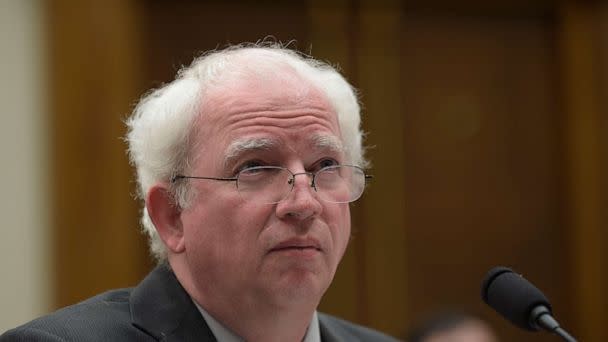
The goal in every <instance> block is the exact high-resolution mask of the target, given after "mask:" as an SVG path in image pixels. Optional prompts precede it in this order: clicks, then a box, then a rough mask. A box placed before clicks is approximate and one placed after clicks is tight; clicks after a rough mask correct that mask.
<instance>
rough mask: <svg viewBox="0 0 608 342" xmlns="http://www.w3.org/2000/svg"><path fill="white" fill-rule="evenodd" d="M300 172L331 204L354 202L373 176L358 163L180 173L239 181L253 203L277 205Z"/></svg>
mask: <svg viewBox="0 0 608 342" xmlns="http://www.w3.org/2000/svg"><path fill="white" fill-rule="evenodd" d="M298 175H308V176H310V177H311V181H310V187H311V188H313V189H314V190H315V192H316V193H317V194H318V195H319V198H320V199H321V200H323V201H325V202H330V203H350V202H354V201H356V200H357V199H359V198H360V197H361V195H362V194H363V191H364V190H365V185H366V183H367V181H369V180H370V179H372V178H373V176H372V175H368V174H365V171H364V170H363V169H362V168H360V167H358V166H354V165H332V166H327V167H324V168H322V169H320V170H318V171H316V172H299V173H293V172H291V171H290V170H289V169H287V168H284V167H280V166H256V167H250V168H246V169H243V170H241V171H239V173H238V174H237V175H236V176H235V177H227V178H225V177H202V176H184V175H176V176H175V177H173V178H172V179H171V182H176V181H178V180H180V179H207V180H215V181H225V182H235V184H236V188H237V191H238V192H239V194H240V196H241V197H242V198H243V199H244V200H246V201H250V202H256V203H260V204H276V203H279V202H281V201H283V200H285V199H286V198H287V197H288V196H289V194H290V193H291V191H292V190H293V187H294V185H295V178H296V176H298Z"/></svg>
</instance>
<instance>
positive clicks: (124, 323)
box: [0, 289, 133, 342]
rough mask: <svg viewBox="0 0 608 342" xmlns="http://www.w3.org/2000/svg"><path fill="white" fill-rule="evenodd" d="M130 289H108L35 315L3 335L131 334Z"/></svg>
mask: <svg viewBox="0 0 608 342" xmlns="http://www.w3.org/2000/svg"><path fill="white" fill-rule="evenodd" d="M129 295H130V289H120V290H113V291H108V292H105V293H102V294H99V295H97V296H95V297H92V298H89V299H87V300H85V301H83V302H80V303H77V304H74V305H70V306H67V307H65V308H62V309H59V310H57V311H55V312H53V313H51V314H48V315H46V316H42V317H40V318H37V319H34V320H33V321H30V322H28V323H26V324H24V325H22V326H19V327H17V328H15V329H12V330H9V331H7V332H6V333H5V334H3V335H2V336H0V342H8V341H32V340H35V341H96V340H99V341H103V340H106V341H107V340H109V338H111V336H113V335H114V334H118V333H119V332H120V333H123V334H125V333H126V335H129V330H133V328H132V326H131V313H130V309H129Z"/></svg>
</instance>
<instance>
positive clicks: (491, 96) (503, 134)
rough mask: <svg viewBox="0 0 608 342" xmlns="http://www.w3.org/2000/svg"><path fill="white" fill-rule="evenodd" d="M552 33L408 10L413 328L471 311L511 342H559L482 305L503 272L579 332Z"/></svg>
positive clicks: (405, 71)
mask: <svg viewBox="0 0 608 342" xmlns="http://www.w3.org/2000/svg"><path fill="white" fill-rule="evenodd" d="M552 32H553V27H552V24H551V21H550V20H548V19H547V18H546V17H544V16H523V17H522V16H519V15H512V16H485V15H477V14H471V15H464V14H460V13H459V14H454V13H450V12H441V11H437V12H427V11H415V10H409V11H406V14H405V17H404V20H403V36H402V37H403V49H402V63H403V67H402V72H401V78H402V79H403V81H402V83H403V88H402V94H403V95H402V101H403V114H402V115H403V116H404V118H405V119H404V122H403V124H404V136H405V156H406V161H405V179H406V183H405V187H404V192H405V196H406V204H407V206H406V215H405V216H406V222H405V228H406V229H407V244H406V245H405V250H406V253H407V254H406V255H407V257H406V260H407V269H408V274H409V277H408V286H407V288H408V290H409V291H408V297H407V298H408V300H409V306H408V313H409V315H410V316H411V317H412V320H410V321H409V322H408V323H409V324H415V323H416V322H420V321H421V320H424V319H425V318H426V317H430V316H432V315H434V314H436V313H437V312H441V311H445V310H448V311H449V310H464V311H468V312H471V313H475V314H479V315H481V316H482V317H483V318H485V319H487V320H489V321H491V322H492V325H493V326H494V328H495V329H496V330H497V332H498V333H499V335H500V336H501V339H503V340H506V341H551V340H552V337H551V336H547V335H541V336H539V335H530V334H529V333H526V332H522V331H519V330H518V329H517V328H515V327H513V326H511V325H510V324H509V323H507V322H506V321H504V320H503V319H502V318H500V317H499V316H498V315H497V314H496V313H494V312H493V311H491V310H490V309H489V308H487V307H486V306H485V304H483V303H482V301H481V299H480V292H479V288H480V283H481V280H482V277H483V276H484V274H485V272H486V271H487V270H489V269H490V268H491V267H493V266H496V265H505V266H510V267H513V268H514V269H515V270H516V271H519V272H520V273H523V274H524V275H526V276H528V277H529V279H530V280H532V281H533V282H535V283H536V284H537V285H538V286H539V287H540V288H542V289H543V290H544V291H545V293H547V295H548V296H549V297H550V298H552V299H553V300H554V301H555V303H556V311H557V313H558V316H559V317H561V318H562V320H564V321H565V322H568V321H569V318H570V316H569V315H568V314H567V313H568V312H569V309H571V308H570V307H569V306H568V304H569V303H568V300H567V299H568V289H567V287H565V286H563V284H564V282H565V281H566V280H567V279H569V277H570V274H569V273H568V271H569V270H568V269H567V268H566V269H564V268H562V267H561V265H562V263H563V262H564V261H567V260H566V255H564V254H563V253H562V250H563V248H564V247H566V246H565V244H564V239H565V237H564V235H565V232H564V226H563V224H562V222H561V221H560V201H559V199H560V196H561V193H560V189H559V185H560V183H559V182H560V177H561V173H560V158H559V128H560V126H559V115H558V114H557V113H556V112H557V106H556V96H557V89H556V87H555V80H556V78H557V77H556V76H555V75H554V66H555V58H554V48H553V33H552Z"/></svg>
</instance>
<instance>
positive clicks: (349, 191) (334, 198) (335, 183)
mask: <svg viewBox="0 0 608 342" xmlns="http://www.w3.org/2000/svg"><path fill="white" fill-rule="evenodd" d="M315 185H316V188H317V192H318V193H319V196H320V197H321V198H322V199H323V200H324V201H327V202H332V203H349V202H353V201H356V200H357V199H359V197H361V194H362V193H363V189H364V188H365V173H364V172H363V170H362V169H360V168H359V167H357V166H349V165H336V166H329V167H326V168H323V169H321V170H319V171H318V172H317V175H316V177H315Z"/></svg>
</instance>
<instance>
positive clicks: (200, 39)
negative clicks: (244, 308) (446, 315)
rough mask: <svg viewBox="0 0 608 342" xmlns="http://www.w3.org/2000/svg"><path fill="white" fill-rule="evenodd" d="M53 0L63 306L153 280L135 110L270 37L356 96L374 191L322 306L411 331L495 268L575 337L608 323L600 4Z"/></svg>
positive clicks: (473, 303) (512, 333)
mask: <svg viewBox="0 0 608 342" xmlns="http://www.w3.org/2000/svg"><path fill="white" fill-rule="evenodd" d="M530 3H531V2H529V1H493V2H484V1H460V2H457V3H454V2H450V1H438V0H435V1H396V0H386V1H372V0H358V1H355V0H336V1H331V2H327V1H321V0H310V1H293V2H284V3H275V2H271V1H261V2H253V1H237V2H231V3H230V4H228V3H225V2H222V1H204V2H203V1H194V0H190V1H186V0H180V1H168V0H166V1H165V0H129V1H126V0H104V1H99V0H87V1H81V0H49V1H48V11H47V13H48V16H49V18H48V30H47V31H48V35H49V36H48V44H49V48H50V51H51V53H50V55H49V65H50V70H51V75H50V85H49V92H50V93H49V95H50V98H51V104H50V105H51V110H52V113H53V117H52V120H51V122H52V132H51V134H52V137H53V139H52V144H53V146H52V147H51V148H52V151H53V154H52V156H51V159H52V162H53V169H52V170H53V175H52V178H53V205H54V207H53V208H52V209H53V213H54V216H53V220H54V221H53V222H54V234H53V236H54V242H53V243H54V246H55V247H54V250H56V255H55V260H54V264H55V267H54V274H55V281H56V284H55V288H56V289H57V293H56V295H55V303H56V306H57V307H59V306H63V305H67V304H71V303H74V302H76V301H78V300H81V299H83V298H85V297H87V296H90V295H93V294H95V293H97V292H100V291H103V290H105V289H109V288H115V287H125V286H132V285H134V284H136V283H137V282H138V281H139V280H140V279H141V278H142V277H143V275H144V274H146V273H147V271H148V270H149V269H150V268H151V267H152V260H151V258H150V257H149V256H148V253H147V250H146V244H145V239H144V237H143V236H142V235H141V234H140V233H139V225H138V216H139V210H140V209H139V206H140V204H139V203H137V202H136V201H135V200H134V199H133V197H134V196H133V194H134V192H135V185H134V176H133V173H132V170H131V168H130V167H129V165H128V161H127V158H126V153H125V144H124V142H123V141H122V139H121V137H122V136H123V135H124V133H125V128H124V125H123V120H124V119H125V118H126V116H127V115H128V114H129V112H130V111H131V109H132V108H133V104H134V103H135V102H136V100H137V98H138V97H139V96H140V95H141V94H143V93H144V92H145V91H146V90H147V89H150V88H151V87H157V86H159V85H160V84H162V83H164V82H168V81H170V80H171V79H172V77H173V75H174V74H175V72H176V71H177V69H178V68H179V67H180V66H181V65H184V64H188V63H190V61H191V60H192V58H193V57H194V56H196V55H197V54H198V53H200V52H202V51H205V50H208V49H212V48H215V47H218V46H223V45H225V44H226V43H238V42H242V41H256V40H259V39H261V38H264V37H266V36H269V35H270V36H273V37H275V38H276V39H277V40H281V41H284V42H286V41H290V40H292V39H294V40H295V41H296V42H294V43H293V44H294V46H296V47H297V48H299V49H300V50H303V51H306V52H312V54H313V55H314V56H316V57H318V58H321V59H326V60H329V61H331V62H332V63H334V64H338V65H339V66H340V68H341V69H342V70H343V71H344V72H345V74H346V75H347V77H348V78H349V79H350V80H351V81H352V83H353V84H355V86H356V87H357V88H358V89H359V91H360V94H361V100H362V102H363V104H364V111H363V115H364V124H365V129H366V130H367V131H368V132H369V135H368V137H367V143H368V145H369V146H371V148H370V150H369V156H370V157H371V159H372V162H373V174H374V175H375V178H374V181H373V184H372V185H371V187H370V188H369V190H368V191H367V193H366V194H365V196H364V198H363V199H362V200H360V201H359V202H357V203H355V204H354V205H353V216H354V220H353V221H354V222H353V225H354V236H353V240H352V243H351V246H350V249H349V251H348V252H347V255H346V256H345V259H344V261H343V263H342V265H341V268H340V270H339V272H338V274H337V276H336V279H335V281H334V284H333V285H332V288H331V289H330V290H329V292H328V293H327V295H326V297H325V298H324V301H323V303H322V310H324V311H328V312H330V313H334V314H337V315H339V316H342V317H344V318H347V319H350V320H354V321H357V322H360V323H363V324H368V325H371V326H373V327H375V328H378V329H382V330H384V331H386V332H389V333H391V334H393V335H396V336H404V334H405V333H406V332H407V331H408V330H409V329H410V327H411V326H413V325H415V324H417V323H419V322H420V321H422V320H424V319H425V318H426V317H429V316H430V315H432V314H433V313H434V312H437V311H441V310H445V309H453V308H456V309H463V310H467V311H470V312H472V313H474V314H477V315H479V316H481V317H482V318H484V319H486V320H488V321H489V322H490V323H491V325H492V327H493V328H494V329H495V330H496V331H497V332H498V334H499V336H500V337H501V339H502V340H504V341H551V340H553V338H552V337H551V336H548V335H540V334H530V333H526V332H520V331H517V330H516V328H514V327H511V326H509V325H508V324H507V323H505V322H504V321H503V320H502V319H500V318H498V317H497V315H496V314H495V313H493V312H492V311H491V310H490V309H488V308H486V307H485V306H484V305H483V304H482V303H481V302H480V299H479V284H480V281H481V279H482V277H483V275H484V274H485V272H486V271H487V270H488V269H489V268H490V267H492V266H494V265H507V266H512V267H513V268H515V269H516V270H517V271H519V272H520V273H523V274H524V275H525V276H527V277H528V278H529V279H530V280H532V281H533V282H534V283H536V284H537V285H538V286H539V287H540V288H541V289H543V290H544V291H545V293H546V294H547V295H548V296H549V298H551V299H552V301H553V305H554V307H555V313H556V316H557V318H558V319H559V320H560V321H561V322H562V324H563V325H564V326H565V327H567V328H568V330H569V331H571V332H572V333H573V334H574V335H576V336H577V337H578V338H579V339H580V340H581V341H606V340H608V335H607V333H606V329H604V327H603V323H604V321H605V319H606V317H608V296H607V295H606V294H605V291H604V290H605V289H606V288H608V252H607V251H606V250H607V249H608V248H607V247H608V236H607V233H606V225H607V223H608V214H607V213H608V210H607V209H608V199H607V198H606V194H607V193H608V182H607V178H608V177H607V175H608V172H607V166H608V164H607V163H608V161H607V159H608V158H607V157H608V153H607V152H608V138H607V136H608V135H607V134H605V132H606V130H607V129H608V123H607V120H608V115H607V114H608V113H607V110H608V100H607V99H608V93H607V92H608V55H607V52H608V24H607V23H608V5H607V4H606V2H605V1H537V2H532V4H530Z"/></svg>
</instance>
